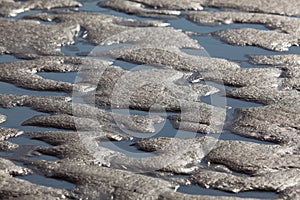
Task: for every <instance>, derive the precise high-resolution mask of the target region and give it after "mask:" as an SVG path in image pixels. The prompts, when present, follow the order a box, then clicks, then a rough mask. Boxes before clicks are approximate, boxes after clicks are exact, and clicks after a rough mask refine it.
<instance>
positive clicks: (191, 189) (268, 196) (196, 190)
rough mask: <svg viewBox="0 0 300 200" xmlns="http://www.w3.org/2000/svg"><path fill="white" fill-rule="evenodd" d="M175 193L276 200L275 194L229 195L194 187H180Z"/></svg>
mask: <svg viewBox="0 0 300 200" xmlns="http://www.w3.org/2000/svg"><path fill="white" fill-rule="evenodd" d="M177 192H181V193H187V194H194V195H196V194H201V195H214V196H220V197H221V196H227V197H228V196H229V197H230V196H231V197H240V198H257V199H274V198H278V195H277V194H276V193H275V192H263V191H253V192H252V191H251V192H240V193H230V192H225V191H221V190H217V189H210V188H203V187H200V186H196V185H189V186H180V187H179V188H178V190H177Z"/></svg>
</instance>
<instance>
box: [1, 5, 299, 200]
mask: <svg viewBox="0 0 300 200" xmlns="http://www.w3.org/2000/svg"><path fill="white" fill-rule="evenodd" d="M80 2H82V3H83V5H84V6H83V7H80V8H74V9H75V10H79V11H89V12H95V13H104V14H110V15H114V16H119V17H125V18H131V19H137V20H149V19H150V20H153V18H144V17H138V16H135V15H128V14H125V13H121V12H117V11H113V10H111V9H107V8H102V7H100V6H98V5H97V3H98V2H99V1H83V0H81V1H80ZM205 9H206V10H210V11H214V10H218V9H214V8H205ZM40 12H45V11H41V10H33V11H26V12H23V13H20V14H18V15H17V16H16V17H13V18H23V17H25V16H28V15H30V14H35V13H40ZM164 20H165V21H166V22H168V23H170V24H171V26H172V27H174V28H178V29H182V30H184V31H191V32H195V33H199V35H191V37H192V38H194V39H196V40H197V41H199V43H200V44H201V45H202V46H203V47H204V48H205V50H206V52H208V54H209V55H210V56H212V57H218V58H225V59H229V60H233V61H237V62H239V63H240V64H241V67H261V66H258V65H253V64H250V63H249V62H248V56H247V55H250V54H266V55H276V54H286V53H288V54H291V53H293V54H294V53H297V54H299V53H300V50H299V47H291V48H290V51H288V52H283V53H280V52H273V51H268V50H265V49H262V48H259V47H252V46H247V47H240V46H232V45H229V44H226V43H224V42H222V41H221V40H219V39H218V38H215V37H212V36H209V35H207V34H208V33H211V32H214V31H218V30H223V29H226V28H246V27H247V28H249V27H251V28H256V29H260V30H267V28H266V27H265V26H264V25H260V24H236V23H234V24H230V25H220V26H214V27H212V26H203V25H197V24H195V23H193V22H190V21H188V20H186V19H185V18H184V17H182V16H181V17H179V18H175V19H164ZM42 23H45V24H48V23H49V24H52V23H55V22H42ZM94 48H95V45H93V44H90V43H88V42H87V41H85V40H84V39H82V38H81V37H80V36H79V37H77V38H76V43H75V44H74V45H69V46H63V47H62V48H61V50H62V52H63V53H64V54H65V55H67V56H74V57H79V56H80V54H82V53H86V52H91V51H92V50H93V49H94ZM183 51H185V52H186V53H189V54H193V53H194V54H196V55H197V53H199V52H192V51H189V50H183ZM199 56H201V55H199ZM81 57H83V55H81ZM18 60H20V59H17V58H16V57H14V56H12V55H1V56H0V63H5V62H15V61H18ZM114 64H115V65H119V66H121V67H123V68H124V69H126V70H130V69H133V68H135V67H136V66H137V65H136V64H133V63H129V62H124V61H120V60H115V61H114ZM38 74H39V75H40V76H42V77H44V78H48V79H52V80H58V81H65V82H71V83H72V82H74V80H75V78H76V76H77V73H76V72H68V73H52V72H50V73H49V72H41V73H38ZM0 92H1V93H9V94H30V95H42V96H53V95H55V96H63V95H66V94H65V93H63V92H48V91H33V90H27V89H23V88H20V87H16V86H14V85H13V84H10V83H4V82H0ZM211 98H223V99H220V101H224V98H225V97H224V96H222V95H220V94H215V95H214V96H207V97H203V98H201V101H203V102H205V103H207V104H211ZM226 102H227V106H229V107H231V109H228V110H229V111H228V113H229V115H232V114H233V110H234V109H235V108H242V107H256V106H262V105H260V104H256V103H252V102H245V101H241V100H238V99H232V98H226ZM130 112H131V114H143V115H147V114H148V113H142V112H139V111H130ZM0 113H1V114H4V115H7V116H8V118H7V121H6V122H4V123H2V124H1V126H4V127H10V128H17V129H20V130H24V131H26V132H28V131H48V130H57V129H54V128H42V127H35V126H26V127H25V126H22V125H21V124H22V122H24V121H25V120H27V119H29V118H31V117H33V116H36V115H45V113H41V112H37V111H34V110H32V109H30V108H27V107H15V108H11V109H4V108H0ZM165 114H167V115H168V114H174V113H164V115H165ZM155 126H156V128H157V130H159V131H157V132H156V133H155V134H139V135H135V136H138V137H135V140H136V139H138V138H147V137H177V138H193V137H202V136H203V134H201V133H197V134H196V135H195V133H192V132H188V131H181V130H176V129H174V128H173V126H172V123H171V121H170V120H168V119H166V120H165V122H164V123H163V124H158V125H155ZM212 137H219V138H220V139H222V140H242V141H248V142H256V143H262V144H270V143H267V142H263V141H258V140H254V139H251V138H245V137H241V136H238V135H235V134H233V133H231V132H229V131H224V133H222V134H221V135H215V136H214V135H212ZM9 141H10V142H13V143H16V144H19V145H32V146H35V145H36V146H48V147H49V146H51V145H49V144H47V143H45V142H42V141H39V140H32V139H30V138H29V137H27V136H25V135H22V136H19V137H16V138H11V139H9ZM133 143H134V141H121V142H113V143H112V144H113V145H116V147H118V149H121V151H122V150H123V151H130V152H133V153H141V151H139V150H138V149H137V148H136V147H135V146H133ZM100 145H101V146H102V145H103V146H104V147H111V143H102V144H100ZM112 149H114V148H112ZM1 155H2V154H0V156H1ZM149 156H151V154H149ZM35 159H42V160H48V161H54V160H57V158H56V157H53V156H47V155H40V156H35ZM18 178H21V179H24V180H28V181H30V182H33V183H36V184H39V185H45V186H52V187H56V188H66V189H69V188H72V187H74V184H72V183H69V182H66V181H60V180H57V179H52V178H46V177H44V176H41V175H38V174H33V175H28V176H22V177H18ZM178 192H183V193H189V194H202V195H203V194H207V195H219V196H236V197H253V198H259V199H261V198H268V199H269V198H276V197H277V194H276V193H274V192H243V193H239V194H233V193H227V192H222V191H220V190H213V189H205V188H201V187H199V186H181V187H180V188H179V190H178Z"/></svg>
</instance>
